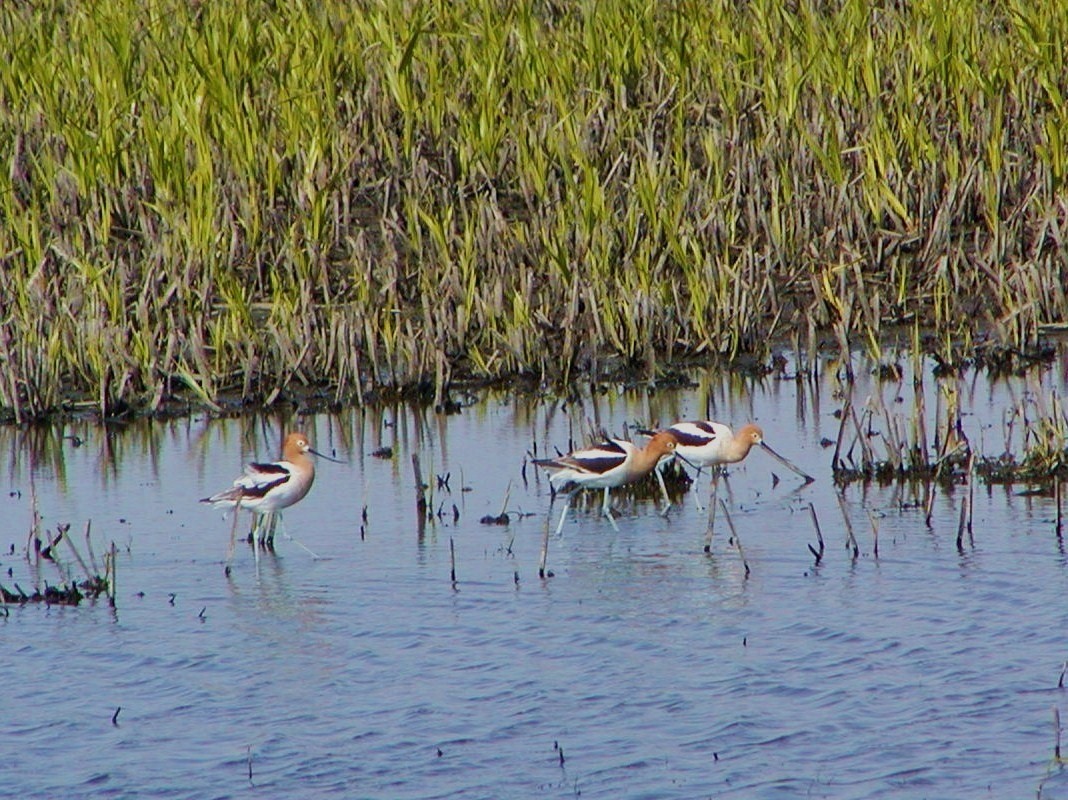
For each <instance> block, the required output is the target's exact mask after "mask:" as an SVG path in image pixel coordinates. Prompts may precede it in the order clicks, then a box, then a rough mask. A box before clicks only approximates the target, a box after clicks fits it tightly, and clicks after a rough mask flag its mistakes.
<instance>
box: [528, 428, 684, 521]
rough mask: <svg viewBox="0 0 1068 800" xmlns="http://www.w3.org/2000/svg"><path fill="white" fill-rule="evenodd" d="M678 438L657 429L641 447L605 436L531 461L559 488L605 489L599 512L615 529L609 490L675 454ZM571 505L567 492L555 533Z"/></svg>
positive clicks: (564, 489)
mask: <svg viewBox="0 0 1068 800" xmlns="http://www.w3.org/2000/svg"><path fill="white" fill-rule="evenodd" d="M677 444H678V440H677V439H676V438H675V435H674V434H673V433H671V432H670V431H660V432H658V433H656V434H654V435H653V437H652V438H651V439H650V440H649V442H648V443H647V444H646V445H645V447H643V448H638V447H636V446H635V445H634V444H633V443H632V442H628V441H625V440H623V439H606V440H605V441H604V442H602V443H600V444H598V445H596V446H594V447H591V448H589V449H586V450H576V451H574V452H573V453H568V454H567V455H563V456H557V457H556V458H536V459H534V463H535V464H537V465H538V466H539V467H544V468H545V469H547V470H549V472H550V473H551V474H550V475H549V481H550V482H551V483H552V485H553V486H554V487H556V488H557V489H558V490H560V491H564V492H570V490H571V489H575V488H578V489H604V502H603V504H602V505H601V511H602V512H603V513H604V515H605V516H606V517H608V521H609V522H611V523H612V527H613V528H616V529H617V530H618V526H617V525H616V520H615V517H613V516H612V510H611V508H609V505H608V495H609V491H610V490H612V489H614V488H616V487H617V486H623V485H625V484H628V483H632V482H633V481H636V480H638V479H639V478H642V477H644V476H646V475H648V474H649V473H650V472H652V471H653V469H654V468H655V467H656V465H657V463H658V462H659V461H660V459H661V458H664V457H665V456H671V455H674V453H675V448H676V446H677ZM570 507H571V495H570V494H568V496H567V501H566V502H565V504H564V511H563V513H562V514H561V515H560V522H559V524H558V525H557V526H556V533H557V535H559V533H560V530H561V529H562V528H563V527H564V520H565V519H566V518H567V512H568V509H569V508H570Z"/></svg>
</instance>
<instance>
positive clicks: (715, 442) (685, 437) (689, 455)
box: [656, 422, 815, 509]
mask: <svg viewBox="0 0 1068 800" xmlns="http://www.w3.org/2000/svg"><path fill="white" fill-rule="evenodd" d="M665 431H666V432H667V433H670V434H671V435H672V436H674V437H675V441H677V442H678V446H677V447H676V448H675V453H674V455H676V456H678V457H679V458H682V459H683V460H684V461H686V462H688V463H689V464H690V465H692V466H695V467H698V468H702V467H712V485H711V490H712V494H714V492H715V487H716V479H717V478H718V472H719V468H720V467H721V466H723V465H724V464H736V463H738V462H739V461H741V460H743V459H744V458H745V457H746V456H747V455H749V451H750V450H752V449H753V447H754V446H755V445H759V446H760V447H761V448H762V449H764V450H765V451H767V452H768V453H769V454H770V455H771V456H772V457H773V458H774V459H776V460H777V461H779V462H780V463H781V464H783V465H784V466H786V467H787V468H789V469H791V470H793V471H794V472H796V473H797V474H798V475H800V476H801V477H802V478H804V479H805V483H806V484H808V483H812V481H814V480H815V478H813V477H812V476H811V475H809V474H808V473H806V472H804V471H803V470H802V469H801V468H800V467H798V466H797V465H795V464H794V463H793V462H791V461H789V460H788V459H786V458H784V457H783V456H781V455H779V454H778V453H777V452H775V451H774V450H772V449H771V447H770V446H769V445H768V443H767V442H765V441H764V431H762V430H761V429H760V426H758V425H754V424H753V423H751V422H750V423H748V424H746V425H743V426H742V427H741V429H740V430H739V431H738V432H737V433H734V432H733V431H731V429H730V427H728V426H727V425H724V424H723V423H721V422H676V423H675V424H674V425H671V426H670V427H668V428H664V429H663V430H662V431H658V432H657V434H656V435H659V434H660V433H663V432H665ZM667 461H668V459H666V458H665V459H664V462H665V463H666V462H667ZM656 477H657V480H659V481H660V490H661V491H662V492H663V493H664V500H665V501H667V500H668V495H667V487H665V486H664V479H663V476H661V474H660V470H657V473H656ZM694 498H695V499H696V500H697V507H698V509H700V508H701V500H700V498H698V497H697V493H696V492H695V493H694ZM668 502H669V504H670V501H668ZM709 502H710V503H711V502H713V501H712V499H711V494H710V499H709Z"/></svg>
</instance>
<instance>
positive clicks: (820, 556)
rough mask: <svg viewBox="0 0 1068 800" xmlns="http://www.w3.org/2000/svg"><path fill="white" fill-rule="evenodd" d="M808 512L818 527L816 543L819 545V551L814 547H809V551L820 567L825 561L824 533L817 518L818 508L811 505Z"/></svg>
mask: <svg viewBox="0 0 1068 800" xmlns="http://www.w3.org/2000/svg"><path fill="white" fill-rule="evenodd" d="M808 510H809V512H810V513H811V514H812V524H813V525H815V526H816V541H817V542H818V543H819V550H817V549H816V548H815V547H813V546H812V545H809V546H808V549H809V552H810V553H812V555H813V556H815V558H816V566H819V564H820V562H821V561H822V560H823V551H824V549H825V548H824V544H823V532H822V531H821V530H820V521H819V519H818V518H817V517H816V507H815V506H814V505H813V504H812V503H809V504H808Z"/></svg>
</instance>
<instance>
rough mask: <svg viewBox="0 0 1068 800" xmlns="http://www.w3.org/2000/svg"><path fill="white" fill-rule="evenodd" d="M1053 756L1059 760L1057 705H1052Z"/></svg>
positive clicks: (1059, 715) (1059, 725) (1059, 741)
mask: <svg viewBox="0 0 1068 800" xmlns="http://www.w3.org/2000/svg"><path fill="white" fill-rule="evenodd" d="M1053 757H1054V758H1055V759H1057V761H1058V762H1060V761H1061V712H1060V709H1059V708H1057V706H1054V707H1053Z"/></svg>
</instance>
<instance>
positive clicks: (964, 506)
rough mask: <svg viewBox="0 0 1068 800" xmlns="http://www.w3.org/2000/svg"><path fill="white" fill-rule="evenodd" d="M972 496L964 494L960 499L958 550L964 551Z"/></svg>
mask: <svg viewBox="0 0 1068 800" xmlns="http://www.w3.org/2000/svg"><path fill="white" fill-rule="evenodd" d="M970 500H971V498H970V497H969V496H968V495H964V497H963V498H961V501H960V519H958V520H957V550H958V551H960V552H964V529H965V528H966V527H967V522H968V519H969V514H968V507H969V506H970V505H971V502H970Z"/></svg>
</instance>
